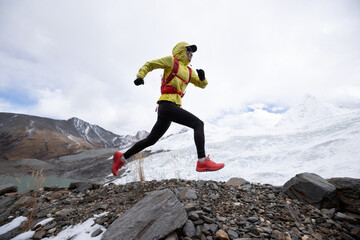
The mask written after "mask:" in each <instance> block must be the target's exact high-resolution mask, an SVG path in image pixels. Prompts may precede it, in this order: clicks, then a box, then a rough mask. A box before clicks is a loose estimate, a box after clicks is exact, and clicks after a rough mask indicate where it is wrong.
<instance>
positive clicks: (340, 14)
mask: <svg viewBox="0 0 360 240" xmlns="http://www.w3.org/2000/svg"><path fill="white" fill-rule="evenodd" d="M359 11H360V7H359V3H358V1H316V2H313V1H274V2H271V3H270V2H268V1H235V0H224V1H220V2H219V1H196V2H194V1H190V0H185V1H181V2H179V1H165V0H157V1H145V0H144V1H141V0H136V1H130V2H123V1H106V2H102V3H99V2H98V1H36V2H33V1H23V2H22V3H21V4H20V3H18V2H16V1H2V2H1V3H0V35H1V36H2V37H1V38H0V94H1V95H0V99H2V104H0V111H17V110H21V111H23V112H24V113H31V114H33V115H42V116H52V117H55V118H60V119H62V118H65V119H67V118H71V117H74V116H75V117H79V118H81V119H83V120H85V121H88V122H90V123H93V124H98V125H100V126H102V127H104V128H106V129H109V130H111V131H113V132H115V133H119V134H122V133H133V132H136V131H137V130H141V129H146V130H148V131H150V129H151V127H152V125H153V123H154V121H155V120H156V113H155V112H154V109H155V108H156V100H157V99H158V97H159V96H160V90H159V88H160V79H161V74H162V70H154V71H153V72H151V73H149V74H148V76H147V77H146V78H145V85H144V86H140V87H136V86H134V84H133V80H134V79H135V76H136V73H137V71H138V69H139V68H140V67H141V66H142V65H143V64H144V63H145V62H146V61H149V60H153V59H157V58H160V57H164V56H167V55H170V54H171V50H172V48H173V46H174V45H175V44H176V43H177V42H180V41H187V42H189V43H194V44H197V46H198V51H197V52H196V54H194V57H193V62H192V67H193V68H194V69H196V68H202V69H204V70H205V74H206V77H207V78H208V80H209V85H208V86H207V88H206V89H204V90H203V89H199V88H195V87H193V86H191V85H190V86H189V87H188V90H187V93H186V96H185V97H184V99H183V103H184V108H186V109H187V110H189V111H191V112H193V113H194V114H195V115H197V116H199V117H200V118H201V119H203V120H205V121H213V120H214V119H231V117H230V116H224V114H225V113H230V112H231V113H234V114H235V116H236V117H233V118H234V119H238V118H240V119H244V121H247V120H248V119H250V118H251V117H250V116H254V115H255V114H259V116H260V115H261V114H264V116H263V117H264V119H267V117H268V116H267V115H266V114H265V113H263V111H265V110H264V109H263V110H261V109H259V110H258V109H256V110H254V111H253V112H252V113H249V116H247V117H245V116H246V114H245V113H246V111H248V106H250V105H252V104H264V105H266V106H271V108H276V107H279V108H282V109H287V108H288V107H290V106H291V105H293V104H295V103H297V102H298V101H299V99H301V98H302V97H303V95H304V94H305V93H308V92H309V93H312V94H313V95H315V96H317V97H318V98H319V99H321V100H324V101H329V102H333V103H336V104H344V105H347V106H359V105H360V100H359V97H358V96H359V95H358V89H359V88H360V83H359V81H358V79H359V77H360V56H359V52H360V46H359V44H358V43H359V42H360V14H359ZM13 91H16V92H20V93H22V95H23V96H24V98H23V99H29V101H28V102H27V101H20V102H19V101H16V100H13V99H11V98H10V97H9V94H8V92H13ZM5 93H6V94H5ZM267 111H270V109H268V110H267ZM270 113H271V111H270ZM243 114H245V115H243ZM265 115H266V116H265ZM239 116H242V117H239ZM269 116H273V115H271V114H270V115H269ZM274 116H275V115H274ZM226 121H228V122H226ZM226 121H225V120H223V121H222V122H219V124H226V123H229V122H230V120H226ZM251 122H252V121H249V122H248V123H249V124H250V123H251ZM254 124H255V125H256V124H260V123H256V121H255V122H254ZM237 125H238V124H237ZM260 125H261V124H260Z"/></svg>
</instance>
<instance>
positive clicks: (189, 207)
mask: <svg viewBox="0 0 360 240" xmlns="http://www.w3.org/2000/svg"><path fill="white" fill-rule="evenodd" d="M184 208H185V211H186V212H192V211H195V210H196V204H195V203H193V202H191V203H187V204H186V205H185V206H184Z"/></svg>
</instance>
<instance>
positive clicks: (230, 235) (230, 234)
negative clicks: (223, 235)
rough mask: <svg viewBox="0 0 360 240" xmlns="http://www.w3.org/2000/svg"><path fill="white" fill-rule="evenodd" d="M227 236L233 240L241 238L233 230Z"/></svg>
mask: <svg viewBox="0 0 360 240" xmlns="http://www.w3.org/2000/svg"><path fill="white" fill-rule="evenodd" d="M227 234H228V236H229V238H230V239H231V240H232V239H237V238H238V237H239V234H238V233H237V232H235V231H233V230H228V231H227Z"/></svg>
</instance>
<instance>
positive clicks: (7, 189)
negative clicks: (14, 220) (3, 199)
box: [0, 183, 18, 195]
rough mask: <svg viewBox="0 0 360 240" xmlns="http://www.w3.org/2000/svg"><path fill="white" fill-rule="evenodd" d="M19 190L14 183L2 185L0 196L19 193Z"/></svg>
mask: <svg viewBox="0 0 360 240" xmlns="http://www.w3.org/2000/svg"><path fill="white" fill-rule="evenodd" d="M17 191H18V188H17V186H16V185H15V184H12V183H0V195H4V194H6V193H12V192H17Z"/></svg>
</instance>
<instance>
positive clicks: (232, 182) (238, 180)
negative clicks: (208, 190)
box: [226, 178, 248, 187]
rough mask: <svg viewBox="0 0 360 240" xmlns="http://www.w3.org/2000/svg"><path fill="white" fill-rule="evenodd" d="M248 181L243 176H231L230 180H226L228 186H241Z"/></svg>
mask: <svg viewBox="0 0 360 240" xmlns="http://www.w3.org/2000/svg"><path fill="white" fill-rule="evenodd" d="M246 183H248V181H246V180H245V179H243V178H231V179H230V180H228V181H227V182H226V185H227V186H235V187H240V186H241V185H243V184H246Z"/></svg>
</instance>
